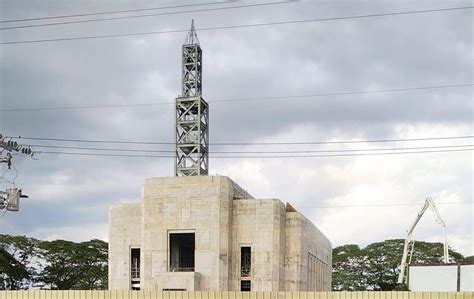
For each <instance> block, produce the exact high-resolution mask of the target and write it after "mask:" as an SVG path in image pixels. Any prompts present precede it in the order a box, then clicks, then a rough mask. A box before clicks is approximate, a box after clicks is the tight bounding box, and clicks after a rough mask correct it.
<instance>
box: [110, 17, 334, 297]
mask: <svg viewBox="0 0 474 299" xmlns="http://www.w3.org/2000/svg"><path fill="white" fill-rule="evenodd" d="M182 61H183V69H182V94H181V96H180V97H178V98H177V99H176V102H175V106H176V128H175V129H176V135H175V136H176V160H175V175H176V176H175V177H165V178H150V179H147V180H146V181H145V185H144V186H143V189H142V196H141V201H140V202H137V203H133V204H122V205H115V206H112V207H111V208H110V211H109V289H111V290H127V289H144V290H188V291H192V290H203V291H250V290H252V291H316V290H318V291H319V290H320V291H322V290H325V291H328V290H330V287H331V258H332V249H331V243H330V242H329V240H328V239H327V238H326V237H325V236H324V235H323V234H322V233H321V232H320V231H319V230H318V229H317V228H316V227H315V226H314V225H313V224H312V223H311V222H310V221H309V220H308V219H306V218H305V217H304V216H303V215H302V214H301V213H299V212H297V211H296V210H295V209H294V208H292V207H291V206H290V205H288V204H287V205H285V204H283V203H282V202H281V201H280V200H278V199H254V198H253V197H252V196H251V195H250V194H248V193H247V192H246V191H244V189H242V188H241V187H239V186H238V185H237V184H235V183H234V182H233V181H232V180H230V179H229V178H227V177H224V176H207V174H208V136H209V134H208V121H209V114H208V113H209V106H208V104H207V102H206V101H205V100H204V99H203V98H202V95H201V94H202V84H201V82H202V73H201V72H202V51H201V47H200V45H199V41H198V39H197V36H196V32H195V30H194V25H192V26H191V31H190V32H189V34H188V36H187V38H186V43H185V44H184V45H183V59H182Z"/></svg>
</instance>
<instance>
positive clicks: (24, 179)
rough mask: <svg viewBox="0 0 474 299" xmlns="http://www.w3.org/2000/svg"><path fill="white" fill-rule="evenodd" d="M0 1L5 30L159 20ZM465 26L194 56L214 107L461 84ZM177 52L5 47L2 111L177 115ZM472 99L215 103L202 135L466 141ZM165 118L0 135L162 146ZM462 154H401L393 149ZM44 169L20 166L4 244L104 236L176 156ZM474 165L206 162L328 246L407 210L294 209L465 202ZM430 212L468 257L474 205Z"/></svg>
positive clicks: (294, 9)
mask: <svg viewBox="0 0 474 299" xmlns="http://www.w3.org/2000/svg"><path fill="white" fill-rule="evenodd" d="M161 3H162V2H160V5H161ZM167 3H171V1H168V2H167ZM112 4H113V5H112ZM466 4H469V2H468V1H456V2H450V5H451V6H457V5H459V6H463V5H466ZM163 5H166V3H163ZM0 6H1V7H0V11H1V14H2V15H1V18H2V19H13V18H23V17H31V16H42V15H61V14H69V13H74V12H89V11H109V10H114V9H130V8H132V9H133V8H139V7H154V6H156V3H155V2H154V1H134V2H133V3H132V2H121V3H111V2H108V1H104V2H97V1H81V2H80V3H75V4H74V7H71V6H70V5H69V4H67V3H65V2H64V3H63V2H50V3H46V4H45V3H44V1H29V2H28V3H26V2H18V1H2V2H1V3H0ZM445 6H446V3H445V2H444V1H439V2H433V1H424V2H416V3H415V2H413V3H407V2H397V3H395V2H393V1H366V2H361V3H357V4H354V3H350V2H337V3H334V2H320V1H319V2H296V3H292V4H286V5H276V6H273V7H265V8H254V9H238V10H232V11H231V10H229V11H220V12H206V13H200V14H193V15H192V14H189V15H173V16H163V17H153V18H141V19H134V20H131V19H130V20H126V21H113V22H112V21H111V22H100V23H90V24H81V25H79V24H77V25H68V26H52V27H39V28H34V29H33V28H32V29H22V30H6V31H2V32H1V36H0V38H1V39H2V40H4V41H7V40H22V39H40V38H52V37H53V38H54V37H67V36H82V35H94V34H114V33H124V32H145V31H154V30H156V31H158V30H167V29H176V28H178V29H184V28H187V27H189V22H190V19H191V18H194V19H195V21H196V26H197V27H198V28H204V27H213V26H221V25H233V24H243V23H257V22H272V21H282V20H298V19H313V18H324V17H333V16H343V15H359V14H369V13H379V12H390V11H405V10H419V9H432V8H439V7H445ZM471 25H472V15H471V13H470V11H452V12H439V13H431V14H418V15H404V16H392V17H381V18H367V19H357V20H344V21H342V20H341V21H333V22H317V23H306V24H292V25H282V26H268V27H258V28H241V29H228V30H216V31H212V30H210V31H199V32H198V35H199V39H200V42H201V46H202V48H203V51H204V60H203V61H204V71H203V72H204V73H203V76H204V79H203V84H204V87H203V90H204V98H205V99H207V100H210V101H212V100H221V99H233V98H249V97H266V96H286V95H302V94H315V93H330V92H344V91H359V90H377V89H391V88H404V87H416V86H432V85H448V84H458V83H471V82H472V80H473V71H472V70H473V67H472V49H473V38H472V33H473V31H472V30H473V29H472V26H471ZM183 40H184V34H164V35H143V36H137V37H126V38H111V39H98V40H86V41H71V42H58V43H43V44H41V43H38V44H25V45H4V46H2V47H1V48H0V51H1V52H0V55H1V56H0V59H1V62H2V63H1V65H0V108H2V109H5V108H17V107H18V108H21V107H58V106H84V105H107V104H134V103H152V102H167V103H172V102H173V100H174V97H176V96H177V95H178V94H179V93H180V79H181V77H180V76H181V74H180V63H181V60H180V59H181V56H180V55H181V53H180V49H181V44H182V42H183ZM472 96H473V91H472V87H460V88H446V89H433V90H423V91H410V92H393V93H380V94H365V95H347V96H327V97H315V98H309V99H295V98H292V99H284V100H283V99H282V100H275V101H270V100H267V101H248V102H228V103H219V102H215V103H212V102H211V107H210V123H211V124H210V137H211V142H218V141H245V142H253V141H262V142H263V141H315V140H353V139H392V138H417V137H431V136H454V135H472V117H473V113H474V112H473V103H472ZM173 117H174V111H173V105H157V106H142V107H128V108H107V109H105V108H104V109H74V110H51V111H30V112H0V131H1V132H3V133H4V134H7V135H15V136H16V135H22V136H30V137H32V136H33V137H53V138H55V137H58V138H73V139H76V138H77V139H95V140H149V141H165V142H169V141H172V140H173V138H174V135H173V134H174V131H173V125H174V121H173ZM22 141H23V142H28V143H30V144H37V145H41V144H43V145H45V144H46V145H67V146H91V147H108V148H121V149H146V150H164V151H172V150H173V146H172V145H120V144H82V143H67V144H65V143H60V142H47V141H35V142H34V143H33V141H31V140H22ZM469 141H470V140H465V141H461V140H451V141H449V142H441V141H439V142H438V141H436V142H435V141H432V142H411V143H398V144H397V146H431V145H452V144H462V143H464V142H465V143H469ZM384 146H387V147H388V146H394V145H393V144H391V145H383V144H370V145H369V144H363V145H351V146H349V145H347V146H317V147H315V146H289V145H288V146H279V147H275V146H272V147H258V148H256V147H250V146H247V147H244V146H239V147H234V148H229V147H222V146H221V147H219V146H211V151H222V150H235V151H243V150H248V151H252V150H253V151H255V150H268V151H285V150H311V149H312V150H314V149H317V150H333V149H353V148H359V149H362V148H363V149H367V148H377V147H384ZM42 150H46V149H42ZM51 150H53V149H51ZM58 150H60V149H58ZM70 151H72V150H70ZM77 151H79V150H77ZM95 152H98V153H104V151H95ZM105 152H107V151H105ZM155 154H156V155H172V154H173V153H172V152H171V153H170V152H168V153H162V154H158V153H155ZM38 158H39V160H37V161H34V160H31V159H25V158H20V157H15V158H14V165H15V167H16V168H17V169H18V171H19V175H18V178H17V179H16V183H17V185H18V186H21V187H23V188H24V190H25V193H27V194H28V195H30V199H28V200H24V201H23V202H22V206H21V211H20V212H19V213H15V214H13V213H9V214H7V215H6V216H5V218H3V219H2V220H1V221H2V231H4V232H6V233H15V234H27V235H33V236H36V237H41V238H56V237H59V238H66V239H74V240H81V239H84V240H85V239H88V238H92V237H96V238H105V237H106V233H107V230H106V223H107V206H108V205H109V204H111V203H117V202H133V201H136V200H138V198H139V194H140V187H141V184H142V183H143V182H144V179H145V178H147V177H151V176H169V175H173V159H172V158H171V159H170V158H154V159H153V158H125V157H86V156H63V155H61V156H60V155H51V154H41V155H39V156H38ZM472 159H473V156H472V155H471V154H470V153H439V154H420V155H400V156H395V155H393V156H367V157H332V158H292V159H284V160H283V159H228V160H226V159H211V161H210V166H211V172H212V173H218V174H220V175H228V176H229V177H231V178H233V179H234V180H235V181H236V182H238V183H239V184H240V185H242V187H244V188H246V189H247V190H248V191H249V192H250V193H251V194H253V195H255V196H257V197H260V198H280V199H282V200H283V201H288V202H290V203H291V204H293V205H295V206H299V207H302V208H301V211H303V212H304V213H305V215H307V216H308V217H309V218H310V219H312V220H313V221H314V222H315V223H316V224H317V225H318V226H319V227H320V228H321V229H322V230H323V231H324V233H325V234H327V235H328V236H329V237H330V239H331V240H332V242H333V244H334V245H340V244H345V243H358V244H367V243H369V242H374V241H379V240H382V239H388V238H403V237H404V234H405V230H406V228H407V226H408V225H409V223H410V222H411V221H412V220H413V219H414V216H415V215H416V213H417V210H418V206H403V207H390V208H388V207H381V208H376V207H374V208H325V209H315V208H303V207H314V206H334V205H359V204H362V205H364V204H381V203H396V202H408V203H422V202H423V200H424V198H425V197H427V196H433V198H435V200H436V201H440V202H441V201H472V194H473V177H472V165H473V160H472ZM3 166H4V165H2V167H3ZM3 169H4V168H2V169H1V170H3ZM12 175H13V172H12V171H10V172H7V176H8V178H12ZM0 187H5V184H3V185H1V186H0ZM439 209H440V213H441V214H442V215H443V217H445V220H446V222H447V224H448V232H449V238H450V240H451V241H450V242H452V243H451V244H452V246H453V247H454V248H455V249H458V250H460V251H461V252H462V253H463V254H466V255H472V254H474V250H473V248H472V244H473V243H474V241H473V230H474V229H473V224H472V218H473V214H474V213H473V210H472V205H465V204H463V205H461V204H459V205H440V206H439ZM426 216H428V217H426ZM426 216H425V218H426V219H425V218H424V219H423V221H422V222H420V227H419V228H418V229H417V231H416V236H417V238H419V239H423V240H439V239H438V238H439V236H440V230H439V227H438V225H437V224H436V223H435V222H434V221H432V219H429V218H430V217H431V216H430V215H426ZM431 218H432V217H431ZM425 221H426V222H425ZM82 228H86V229H82Z"/></svg>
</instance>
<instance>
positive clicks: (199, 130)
mask: <svg viewBox="0 0 474 299" xmlns="http://www.w3.org/2000/svg"><path fill="white" fill-rule="evenodd" d="M182 49H183V56H182V73H181V75H182V77H181V79H182V93H181V96H180V97H178V98H176V102H175V104H176V110H175V111H176V112H175V113H176V114H175V117H176V118H175V120H176V134H175V137H176V161H175V175H176V176H195V175H207V174H208V160H209V158H208V147H209V142H208V140H209V106H208V104H207V102H206V101H205V100H204V99H203V98H202V50H201V46H200V45H199V40H198V38H197V35H196V29H195V28H194V20H193V21H192V22H191V30H190V31H189V32H188V34H187V36H186V41H185V44H184V45H183V48H182Z"/></svg>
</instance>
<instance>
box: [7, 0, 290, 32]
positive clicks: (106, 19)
mask: <svg viewBox="0 0 474 299" xmlns="http://www.w3.org/2000/svg"><path fill="white" fill-rule="evenodd" d="M290 3H297V2H294V1H279V2H265V3H257V4H246V5H237V6H226V7H216V8H203V9H194V10H183V11H171V12H162V13H153V14H144V15H135V16H122V17H111V18H100V19H90V20H78V21H65V22H56V23H45V24H33V25H20V26H11V27H1V28H0V30H10V29H24V28H34V27H46V26H58V25H72V24H80V23H93V22H104V21H114V20H125V19H136V18H147V17H157V16H168V15H178V14H187V13H197V12H208V11H218V10H229V9H240V8H249V7H262V6H270V5H280V4H290Z"/></svg>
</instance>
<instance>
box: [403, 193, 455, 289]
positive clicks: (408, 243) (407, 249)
mask: <svg viewBox="0 0 474 299" xmlns="http://www.w3.org/2000/svg"><path fill="white" fill-rule="evenodd" d="M428 207H429V208H431V211H433V214H434V215H435V218H436V222H437V223H439V224H441V226H442V227H443V238H444V239H443V262H444V263H449V252H448V231H447V229H446V223H445V222H444V220H443V218H441V215H440V214H439V211H438V209H437V208H436V205H435V203H434V201H433V199H432V198H431V197H428V198H427V199H426V200H425V204H424V205H423V207H422V208H421V210H420V212H418V215H416V219H415V221H414V222H413V223H412V225H410V227H409V228H408V230H407V237H406V239H405V246H404V248H403V256H402V262H401V264H400V274H399V275H398V283H406V272H407V268H408V265H409V264H410V262H411V257H412V254H413V247H414V245H415V241H413V240H412V234H413V230H414V229H415V227H416V225H417V224H418V222H419V221H420V219H421V217H422V216H423V214H424V213H425V212H426V210H427V209H428ZM408 255H410V260H409V261H408V262H407V259H408Z"/></svg>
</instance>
